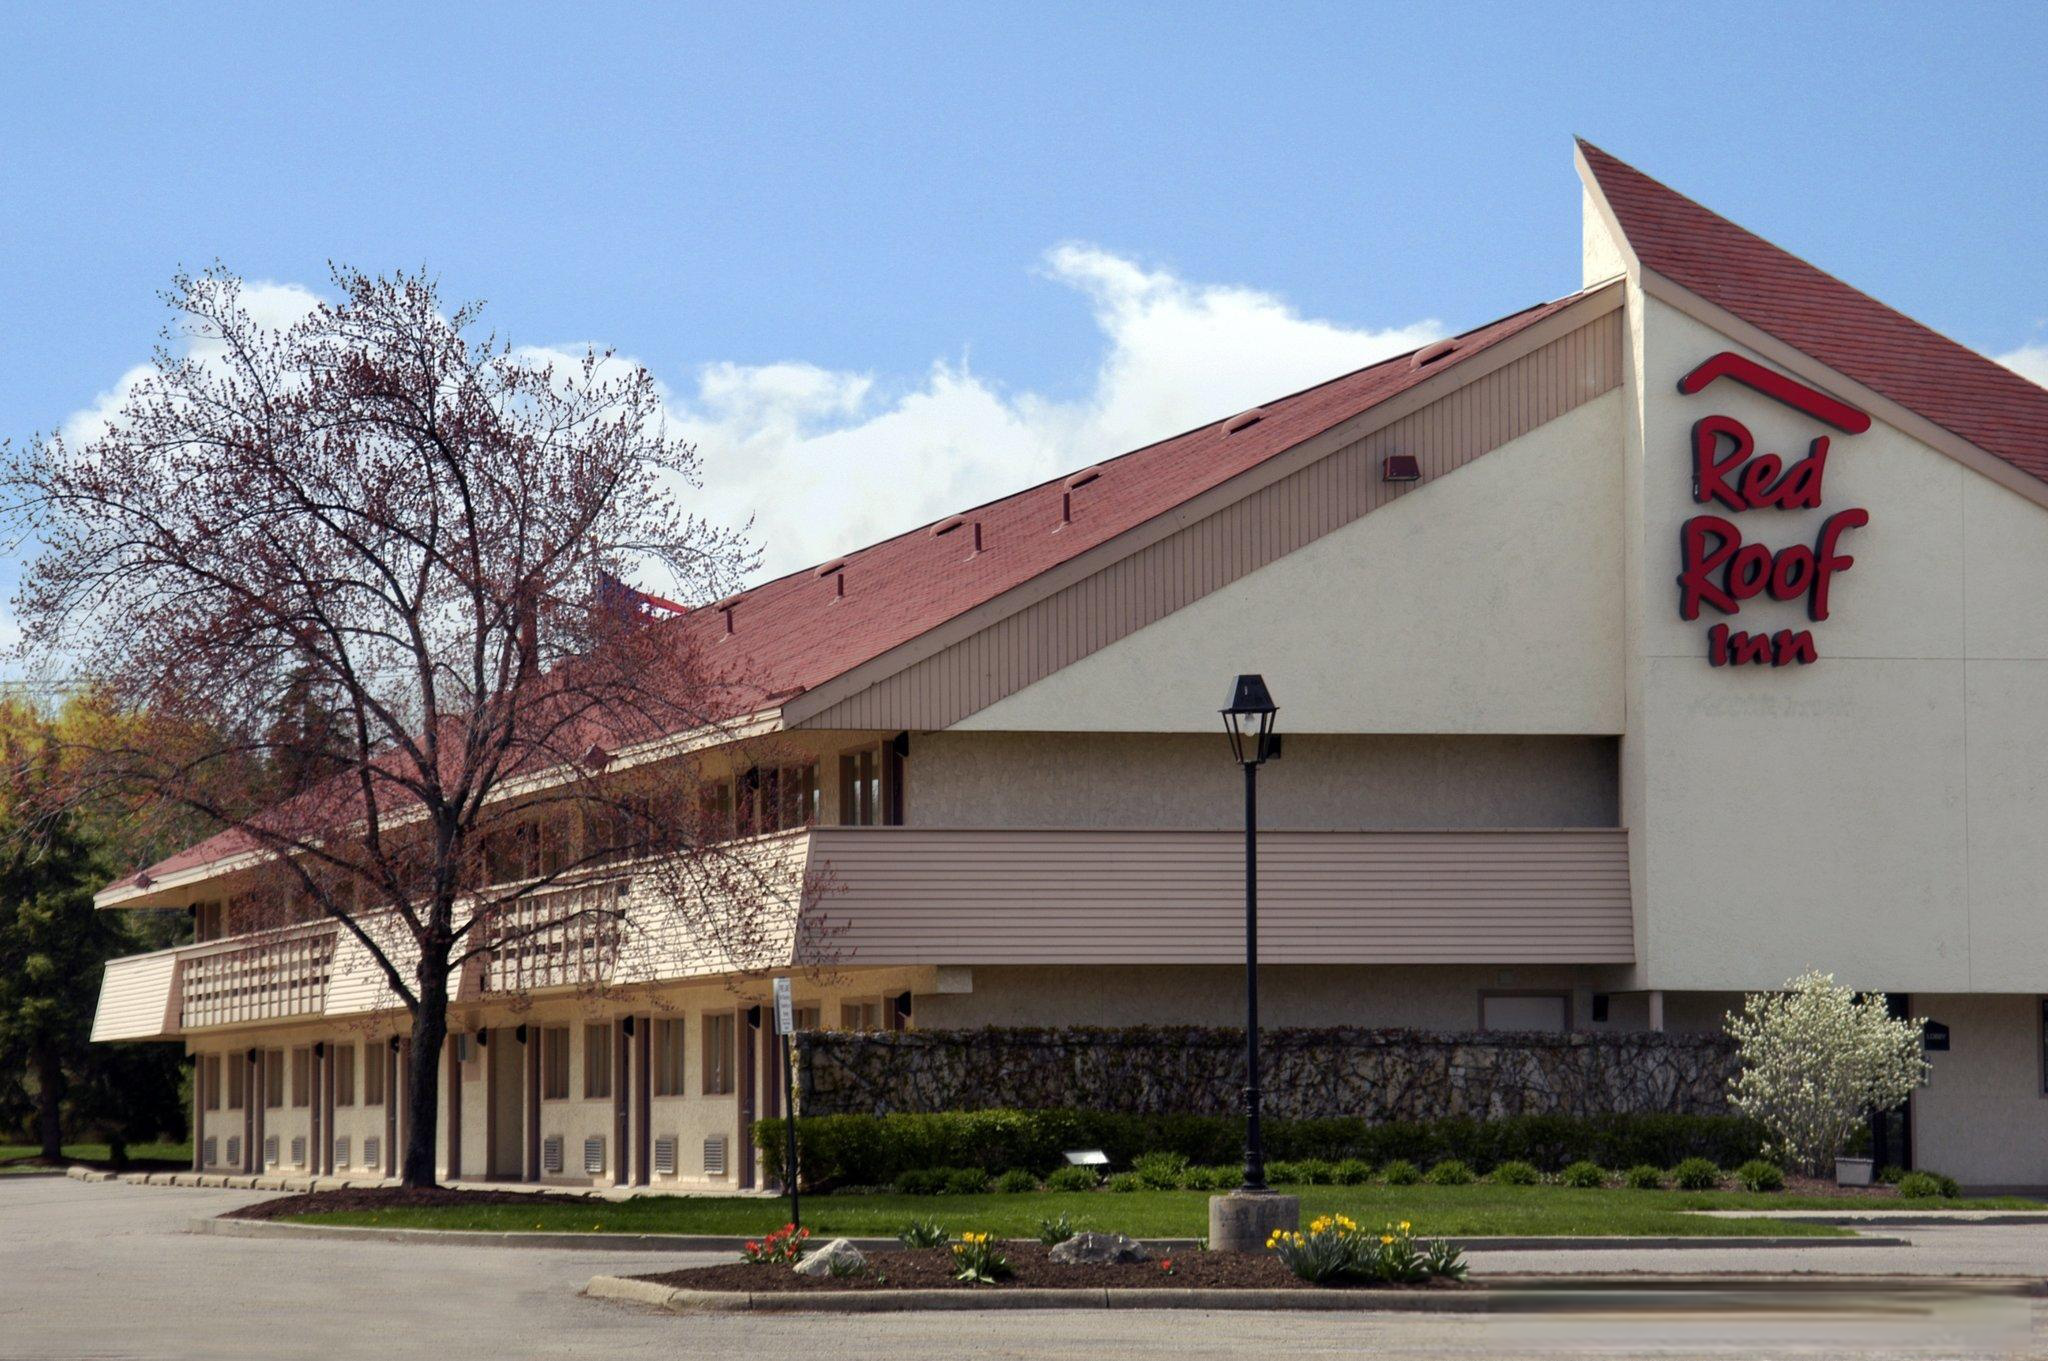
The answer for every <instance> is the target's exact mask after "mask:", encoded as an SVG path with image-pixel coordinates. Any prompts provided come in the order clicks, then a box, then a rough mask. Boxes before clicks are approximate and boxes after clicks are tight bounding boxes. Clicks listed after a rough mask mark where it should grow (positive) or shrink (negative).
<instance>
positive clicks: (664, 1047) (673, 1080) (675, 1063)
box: [654, 1016, 683, 1096]
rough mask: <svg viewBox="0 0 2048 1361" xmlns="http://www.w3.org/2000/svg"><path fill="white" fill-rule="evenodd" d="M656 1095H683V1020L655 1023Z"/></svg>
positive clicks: (679, 1018) (678, 1018) (677, 1018)
mask: <svg viewBox="0 0 2048 1361" xmlns="http://www.w3.org/2000/svg"><path fill="white" fill-rule="evenodd" d="M654 1094H655V1095H656V1096H681V1095H683V1019H682V1017H680V1016H678V1017H676V1018H675V1019H673V1020H667V1021H656V1022H655V1023H654Z"/></svg>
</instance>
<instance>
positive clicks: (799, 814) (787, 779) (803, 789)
mask: <svg viewBox="0 0 2048 1361" xmlns="http://www.w3.org/2000/svg"><path fill="white" fill-rule="evenodd" d="M817 820H818V766H817V763H816V762H810V763H808V764H805V765H800V766H784V767H783V768H782V769H781V770H780V771H778V772H777V779H776V813H775V823H776V826H778V827H782V828H790V827H808V826H810V825H811V824H812V823H814V822H816V821H817Z"/></svg>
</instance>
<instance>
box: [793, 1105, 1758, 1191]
mask: <svg viewBox="0 0 2048 1361" xmlns="http://www.w3.org/2000/svg"><path fill="white" fill-rule="evenodd" d="M786 1137H787V1136H786V1134H785V1133H784V1129H783V1124H782V1121H780V1120H761V1121H757V1122H756V1123H755V1126H754V1138H755V1142H756V1144H757V1145H758V1146H759V1147H760V1149H761V1152H762V1155H763V1157H764V1158H765V1159H766V1162H767V1165H768V1167H769V1169H770V1172H771V1175H774V1176H776V1177H780V1176H781V1169H782V1152H783V1144H784V1140H785V1138H786ZM797 1137H798V1140H799V1142H800V1144H801V1146H802V1147H801V1150H800V1155H799V1156H800V1160H801V1163H802V1167H803V1173H804V1184H805V1185H806V1186H811V1187H818V1188H828V1187H832V1186H837V1185H861V1186H887V1185H891V1184H893V1183H894V1182H895V1181H896V1180H897V1178H899V1177H900V1176H902V1175H903V1174H904V1173H905V1172H911V1171H928V1170H931V1169H935V1168H947V1169H954V1170H973V1169H978V1170H980V1171H982V1172H984V1173H986V1174H988V1175H990V1176H995V1175H997V1174H999V1173H1002V1172H1007V1171H1010V1170H1012V1169H1019V1168H1021V1169H1023V1170H1024V1171H1027V1172H1032V1173H1035V1174H1038V1175H1040V1176H1043V1175H1045V1174H1047V1173H1050V1172H1052V1171H1053V1170H1055V1169H1057V1168H1059V1167H1061V1166H1064V1163H1065V1160H1064V1158H1063V1157H1062V1156H1061V1155H1062V1154H1063V1153H1064V1152H1065V1151H1066V1150H1068V1149H1081V1148H1099V1149H1101V1150H1102V1151H1103V1152H1104V1153H1106V1154H1108V1155H1109V1160H1110V1166H1111V1167H1112V1168H1113V1169H1116V1170H1119V1171H1122V1170H1128V1169H1132V1168H1133V1167H1134V1165H1135V1164H1136V1163H1137V1162H1138V1160H1139V1159H1140V1158H1141V1157H1143V1156H1144V1155H1146V1154H1170V1155H1175V1156H1176V1157H1177V1158H1178V1159H1180V1160H1181V1161H1180V1165H1181V1166H1187V1165H1190V1164H1193V1165H1197V1166H1217V1165H1228V1164H1232V1163H1235V1162H1237V1161H1238V1159H1239V1156H1240V1153H1241V1150H1242V1146H1243V1140H1244V1122H1243V1121H1242V1120H1241V1119H1240V1118H1237V1117H1234V1116H1209V1115H1127V1114H1120V1113H1112V1112H1106V1111H1079V1110H1052V1111H1016V1110H984V1111H945V1112H939V1113H934V1114H899V1115H826V1116H814V1117H810V1118H807V1119H804V1120H801V1121H799V1122H798V1125H797ZM1265 1138H1266V1150H1267V1156H1268V1157H1269V1158H1270V1159H1272V1160H1274V1161H1282V1162H1284V1161H1306V1160H1313V1161H1316V1162H1328V1163H1345V1162H1352V1163H1359V1162H1362V1163H1364V1164H1366V1165H1368V1166H1371V1167H1379V1168H1384V1167H1386V1165H1387V1164H1389V1163H1393V1162H1407V1163H1412V1164H1414V1165H1416V1166H1418V1167H1433V1166H1435V1165H1437V1164H1439V1163H1443V1162H1447V1161H1457V1162H1461V1163H1464V1164H1466V1165H1467V1166H1468V1167H1469V1168H1471V1169H1473V1171H1474V1172H1476V1173H1485V1172H1489V1171H1491V1170H1492V1169H1493V1168H1495V1167H1497V1166H1499V1165H1500V1164H1502V1163H1505V1162H1522V1163H1528V1164H1529V1165H1531V1166H1532V1167H1535V1168H1536V1169H1538V1170H1539V1171H1544V1172H1556V1171H1558V1170H1560V1169H1562V1168H1564V1167H1566V1166H1568V1165H1569V1164H1571V1163H1574V1162H1591V1163H1595V1164H1597V1165H1599V1166H1602V1167H1630V1166H1636V1165H1654V1166H1657V1167H1672V1166H1675V1165H1676V1164H1678V1163H1681V1162H1684V1161H1685V1160H1686V1159H1688V1158H1700V1159H1703V1160H1705V1161H1707V1162H1710V1163H1712V1164H1714V1165H1716V1166H1718V1167H1735V1166H1738V1165H1740V1164H1741V1163H1744V1162H1747V1161H1749V1160H1750V1159H1752V1158H1756V1157H1758V1156H1760V1155H1761V1153H1762V1152H1763V1147H1764V1139H1765V1136H1764V1132H1763V1130H1762V1128H1761V1127H1760V1126H1758V1125H1757V1124H1756V1123H1755V1122H1753V1121H1750V1120H1745V1119H1742V1118H1741V1117H1738V1116H1726V1115H1602V1116H1591V1117H1576V1116H1564V1115H1530V1116H1517V1117H1513V1118H1510V1119H1505V1120H1488V1121H1479V1120H1437V1121H1430V1122H1427V1123H1401V1122H1389V1123H1383V1124H1374V1123H1371V1122H1369V1121H1366V1120H1361V1119H1334V1120H1275V1121H1268V1122H1267V1124H1266V1126H1265Z"/></svg>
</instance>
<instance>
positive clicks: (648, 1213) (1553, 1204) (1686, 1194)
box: [293, 1185, 2039, 1238]
mask: <svg viewBox="0 0 2048 1361" xmlns="http://www.w3.org/2000/svg"><path fill="white" fill-rule="evenodd" d="M1292 1189H1293V1190H1294V1191H1295V1192H1296V1193H1298V1194H1299V1195H1300V1196H1301V1213H1302V1218H1303V1219H1304V1220H1307V1219H1310V1218H1313V1217H1314V1216H1316V1215H1319V1214H1324V1213H1328V1212H1342V1213H1344V1214H1348V1215H1350V1216H1351V1217H1352V1218H1354V1219H1357V1220H1359V1221H1360V1222H1361V1223H1365V1224H1378V1223H1383V1222H1386V1221H1389V1220H1399V1219H1407V1220H1412V1221H1413V1222H1414V1224H1415V1231H1416V1232H1417V1233H1419V1234H1424V1235H1435V1234H1450V1235H1453V1236H1468V1237H1469V1236H1477V1235H1481V1234H1557V1235H1571V1236H1578V1235H1587V1234H1683V1235H1687V1236H1691V1237H1708V1236H1717V1235H1728V1234H1753V1233H1773V1234H1788V1235H1789V1234H1799V1235H1809V1236H1813V1237H1830V1236H1835V1235H1839V1234H1840V1233H1842V1232H1844V1231H1843V1230H1840V1229H1835V1228H1832V1227H1828V1226H1824V1225H1817V1224H1782V1223H1773V1222H1770V1221H1765V1220H1756V1219H1703V1218H1700V1217H1699V1216H1696V1215H1685V1214H1680V1213H1678V1211H1680V1210H1734V1209H1772V1210H1792V1209H1830V1210H1839V1209H1844V1208H1854V1207H1855V1205H1856V1204H1857V1203H1854V1202H1852V1203H1851V1204H1850V1205H1848V1206H1845V1205H1844V1203H1843V1202H1842V1201H1841V1200H1830V1199H1827V1198H1823V1197H1811V1196H1806V1197H1802V1196H1792V1195H1752V1194H1750V1193H1748V1192H1742V1191H1697V1192H1694V1191H1627V1190H1619V1189H1613V1190H1598V1191H1590V1190H1589V1191H1581V1190H1572V1189H1569V1188H1566V1187H1561V1186H1484V1185H1481V1186H1403V1187H1388V1186H1303V1187H1296V1188H1292ZM1921 1203H1922V1204H1924V1205H1929V1206H1930V1208H1931V1207H1933V1206H1934V1205H1939V1206H1941V1207H1947V1208H1953V1207H1959V1206H1967V1207H1974V1208H1981V1209H1991V1208H2000V1209H2006V1208H2031V1207H2035V1206H2037V1205H2038V1204H2039V1202H2034V1201H2025V1200H2015V1199H2001V1200H1966V1201H1954V1200H1951V1201H1940V1202H1932V1203H1930V1202H1921ZM1897 1204H1899V1202H1892V1201H1887V1202H1884V1206H1885V1207H1886V1208H1891V1207H1893V1206H1895V1205H1897ZM1208 1206H1209V1193H1208V1192H1206V1191H1133V1192H1108V1191H1095V1192H1086V1191H1081V1192H1064V1193H1062V1192H1033V1193H1023V1194H1018V1195H995V1194H989V1195H978V1196H899V1195H875V1196H806V1197H805V1198H804V1202H803V1213H804V1223H805V1225H806V1226H807V1227H809V1228H810V1229H811V1231H812V1232H813V1234H815V1235H816V1236H819V1237H832V1236H835V1235H844V1236H847V1237H890V1236H893V1235H894V1234H895V1233H896V1232H897V1231H898V1230H899V1229H901V1228H902V1227H903V1226H904V1225H905V1224H906V1223H908V1222H909V1221H911V1220H913V1219H936V1220H938V1221H939V1222H940V1223H941V1224H943V1225H945V1226H946V1227H947V1228H948V1229H951V1230H954V1231H958V1230H962V1229H975V1230H982V1231H986V1232H990V1233H995V1234H997V1235H999V1236H1002V1237H1006V1238H1028V1237H1032V1236H1035V1235H1036V1233H1037V1231H1038V1221H1039V1220H1040V1219H1041V1218H1057V1217H1058V1216H1060V1215H1061V1214H1065V1215H1067V1216H1069V1217H1070V1218H1071V1219H1072V1220H1073V1223H1074V1225H1075V1227H1077V1228H1087V1229H1099V1230H1102V1231H1105V1232H1115V1233H1127V1234H1131V1235H1133V1236H1135V1237H1143V1238H1199V1237H1202V1236H1203V1235H1205V1234H1206V1233H1207V1232H1208V1222H1209V1218H1208V1217H1209V1210H1208ZM788 1214H789V1202H788V1201H787V1200H772V1201H771V1200H753V1199H743V1198H739V1197H710V1196H646V1197H641V1198H639V1199H637V1200H628V1201H618V1202H605V1201H594V1202H591V1203H590V1204H588V1205H561V1204H552V1205H550V1204H537V1205H530V1206H528V1205H507V1204H495V1205H486V1204H479V1205H477V1206H474V1207H469V1206H460V1205H453V1206H436V1207H431V1208H405V1209H399V1208H393V1209H390V1210H362V1211H346V1212H330V1213H319V1214H306V1215H296V1216H293V1218H295V1219H296V1220H298V1221H299V1222H301V1223H318V1224H365V1225H377V1226H380V1227H384V1228H420V1229H486V1230H496V1231H500V1232H504V1231H511V1230H521V1229H524V1230H533V1229H546V1230H550V1231H554V1232H583V1233H704V1234H759V1233H764V1232H766V1231H767V1230H769V1229H772V1228H774V1227H775V1226H777V1225H779V1224H781V1223H782V1222H783V1221H784V1220H785V1219H786V1218H788Z"/></svg>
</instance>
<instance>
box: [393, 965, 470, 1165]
mask: <svg viewBox="0 0 2048 1361" xmlns="http://www.w3.org/2000/svg"><path fill="white" fill-rule="evenodd" d="M417 978H418V992H417V995H418V997H419V1002H420V1005H419V1010H417V1011H415V1012H414V1013H413V1017H412V1066H411V1069H410V1070H409V1071H408V1072H407V1073H406V1112H405V1113H406V1130H405V1164H404V1166H403V1167H401V1168H400V1169H399V1177H400V1179H401V1181H402V1182H403V1183H404V1184H405V1185H407V1186H434V1185H437V1184H439V1178H438V1176H437V1173H436V1170H435V1167H434V1145H435V1142H436V1138H437V1133H438V1131H439V1129H440V1123H441V1046H442V1044H443V1042H445V1041H446V1040H447V1038H448V951H447V949H446V947H443V948H442V949H441V950H440V951H439V952H438V957H434V952H429V951H423V952H422V953H421V956H420V963H419V971H418V974H417ZM458 1095H459V1093H458Z"/></svg>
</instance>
